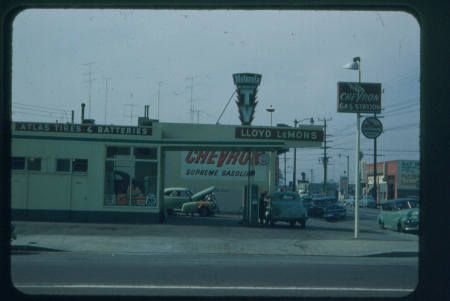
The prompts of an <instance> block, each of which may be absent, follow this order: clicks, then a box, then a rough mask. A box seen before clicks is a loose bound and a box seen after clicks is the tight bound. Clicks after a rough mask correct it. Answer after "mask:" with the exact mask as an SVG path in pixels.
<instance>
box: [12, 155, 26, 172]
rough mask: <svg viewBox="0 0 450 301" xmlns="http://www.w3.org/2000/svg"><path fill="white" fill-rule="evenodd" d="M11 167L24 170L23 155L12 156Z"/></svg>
mask: <svg viewBox="0 0 450 301" xmlns="http://www.w3.org/2000/svg"><path fill="white" fill-rule="evenodd" d="M11 169H13V170H25V157H12V158H11Z"/></svg>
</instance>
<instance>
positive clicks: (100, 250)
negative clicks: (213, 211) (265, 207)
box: [11, 208, 418, 296]
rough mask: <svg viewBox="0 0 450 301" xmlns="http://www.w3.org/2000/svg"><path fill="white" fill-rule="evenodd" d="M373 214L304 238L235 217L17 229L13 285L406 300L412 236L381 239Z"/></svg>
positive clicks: (321, 226)
mask: <svg viewBox="0 0 450 301" xmlns="http://www.w3.org/2000/svg"><path fill="white" fill-rule="evenodd" d="M377 212H378V210H376V209H367V208H361V209H360V227H361V228H360V235H359V238H358V239H354V238H353V224H354V222H353V209H351V208H349V209H348V216H347V218H346V219H345V220H341V221H335V222H327V221H325V220H323V219H320V218H310V219H309V220H308V223H307V226H306V228H305V229H300V227H299V226H298V225H297V226H296V227H295V228H291V227H289V225H288V224H283V223H279V224H276V225H275V227H268V226H251V227H250V226H245V225H243V224H242V223H241V218H240V217H239V216H234V215H220V214H219V215H218V216H216V217H211V218H200V217H190V216H169V218H168V220H167V222H166V223H164V224H146V225H138V224H94V223H91V224H77V223H47V222H15V224H16V227H17V232H18V239H17V240H16V241H13V242H12V257H11V263H12V265H11V271H12V280H13V283H14V285H15V286H16V287H17V288H19V290H21V291H23V292H27V293H31V294H38V293H44V294H47V293H52V294H109V295H111V294H112V295H115V294H126V295H129V294H133V295H214V296H221V295H251V296H404V295H407V294H409V293H410V292H412V291H413V290H414V287H415V285H416V283H417V279H418V261H417V252H418V238H417V235H415V234H405V233H397V232H393V231H388V230H379V229H378V228H377V225H376V216H377Z"/></svg>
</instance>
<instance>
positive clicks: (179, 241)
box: [12, 234, 418, 256]
mask: <svg viewBox="0 0 450 301" xmlns="http://www.w3.org/2000/svg"><path fill="white" fill-rule="evenodd" d="M12 246H13V250H14V246H16V247H21V248H23V247H25V246H29V247H32V248H48V249H55V250H60V251H69V252H99V253H107V254H114V253H164V254H174V253H179V254H180V253H183V254H227V255H230V254H254V255H326V256H373V255H380V254H390V253H412V254H414V253H415V252H417V253H418V240H409V241H381V240H378V241H374V240H359V239H346V240H301V239H270V240H268V239H230V238H226V239H219V238H189V237H188V238H183V237H167V238H166V237H150V238H149V237H147V236H134V237H130V238H128V237H123V236H122V237H111V236H101V235H98V236H97V235H96V236H92V235H89V236H88V235H57V234H51V235H36V234H31V235H21V236H19V237H18V238H17V240H15V241H13V242H12Z"/></svg>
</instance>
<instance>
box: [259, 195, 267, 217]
mask: <svg viewBox="0 0 450 301" xmlns="http://www.w3.org/2000/svg"><path fill="white" fill-rule="evenodd" d="M266 195H267V191H264V192H263V193H261V196H260V197H259V208H258V209H259V210H258V211H259V223H260V224H264V221H265V215H266V206H267V203H266Z"/></svg>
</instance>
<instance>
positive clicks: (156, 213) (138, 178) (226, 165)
mask: <svg viewBox="0 0 450 301" xmlns="http://www.w3.org/2000/svg"><path fill="white" fill-rule="evenodd" d="M322 142H323V127H322V126H320V125H300V126H299V127H297V128H289V127H260V126H241V125H239V126H235V125H219V124H184V123H161V122H158V121H156V120H150V119H148V117H140V118H139V123H138V125H137V126H122V125H97V124H95V123H94V122H93V121H91V120H82V122H81V123H80V124H76V123H65V124H63V123H40V122H14V123H12V133H11V148H12V149H11V208H12V218H13V219H26V220H51V221H62V220H69V221H95V222H114V221H134V222H164V220H165V218H166V210H165V209H164V197H163V195H164V188H165V187H173V186H177V187H179V186H181V187H188V188H191V189H192V190H193V191H198V190H200V189H202V188H205V187H208V186H215V187H216V188H217V192H216V194H217V202H218V204H219V208H221V209H222V210H223V211H225V212H226V211H230V212H233V211H235V210H239V207H240V206H241V205H242V200H243V195H244V193H243V191H244V187H245V185H247V184H252V185H253V184H256V185H257V186H258V188H259V191H263V190H265V191H269V192H270V191H274V190H276V187H275V174H276V164H275V162H276V160H275V158H276V156H277V155H278V154H279V153H281V152H284V151H286V150H287V149H289V148H292V147H296V148H308V147H321V146H322Z"/></svg>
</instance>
